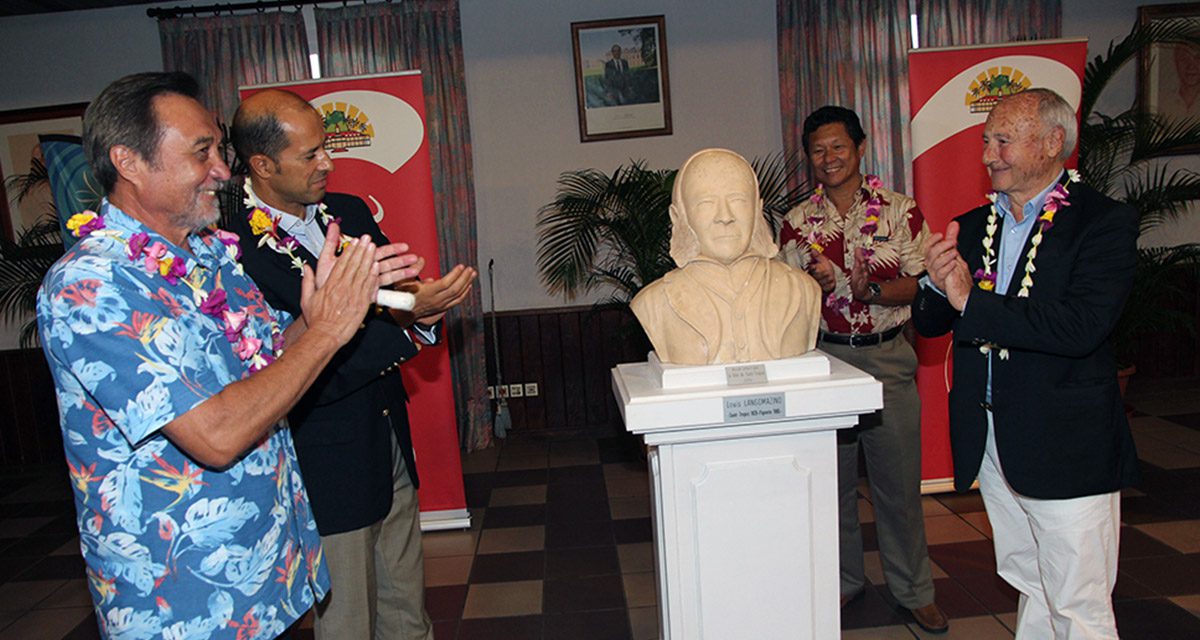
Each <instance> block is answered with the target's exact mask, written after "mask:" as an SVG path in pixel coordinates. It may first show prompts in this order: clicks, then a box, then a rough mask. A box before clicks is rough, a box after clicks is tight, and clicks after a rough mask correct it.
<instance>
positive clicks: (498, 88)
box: [462, 0, 782, 309]
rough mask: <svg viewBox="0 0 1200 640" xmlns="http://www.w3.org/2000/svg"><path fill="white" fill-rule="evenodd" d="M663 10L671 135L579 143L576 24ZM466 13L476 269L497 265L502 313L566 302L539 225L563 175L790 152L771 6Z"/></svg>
mask: <svg viewBox="0 0 1200 640" xmlns="http://www.w3.org/2000/svg"><path fill="white" fill-rule="evenodd" d="M601 4H603V8H601V6H600V5H601ZM656 14H663V15H664V16H665V19H666V41H667V55H668V63H669V72H670V88H671V102H672V107H673V108H672V120H673V129H674V133H673V135H670V136H657V137H647V138H634V139H626V140H615V141H606V142H589V143H581V142H579V125H578V118H577V115H576V100H575V79H574V75H573V71H572V59H571V29H570V23H571V22H577V21H583V20H595V19H602V18H621V17H629V16H641V15H656ZM462 17H463V49H464V54H465V56H466V68H467V69H466V70H467V96H468V100H469V101H470V112H471V138H472V143H473V147H474V148H473V150H472V151H473V153H474V158H475V191H476V198H477V212H478V215H477V221H478V227H479V263H480V266H481V267H486V265H487V261H488V260H489V259H491V258H495V260H496V273H497V278H496V281H497V282H496V288H497V292H496V297H497V308H498V309H522V308H530V307H549V306H561V305H563V304H566V302H564V300H563V299H562V298H554V297H551V296H550V295H549V294H547V293H546V292H545V290H544V289H543V288H542V286H541V285H540V282H539V280H538V274H537V266H536V231H535V227H534V222H535V219H536V215H537V210H538V209H539V208H540V207H541V206H542V205H544V204H546V203H548V202H550V201H551V200H553V199H554V194H555V181H556V180H557V179H558V176H559V174H560V173H562V172H563V171H568V170H572V169H583V168H589V167H592V168H597V169H600V170H603V171H605V172H611V171H612V170H613V169H615V168H616V167H617V165H619V164H621V163H624V162H627V161H628V160H629V159H630V158H635V159H645V160H646V161H647V163H648V165H649V166H650V167H651V168H671V167H678V166H679V165H680V164H682V162H683V160H685V159H686V158H687V156H688V155H690V154H691V153H692V152H694V151H697V150H699V149H701V148H704V147H712V146H719V147H729V148H732V149H735V150H737V151H739V152H741V153H742V154H743V155H746V156H747V157H752V156H756V155H765V154H767V153H771V152H774V151H776V150H778V149H780V148H782V136H781V133H780V116H779V89H778V79H777V75H776V73H775V69H776V68H777V66H778V63H777V61H776V57H775V3H774V2H773V1H771V0H753V1H749V2H723V1H721V0H708V1H706V2H699V3H697V2H688V1H687V0H652V1H645V0H642V1H630V0H618V1H610V2H605V3H594V2H561V3H559V2H539V1H537V0H510V1H508V2H494V1H492V0H463V3H462ZM502 25H520V27H519V28H505V27H503V26H502ZM484 287H485V291H484V295H485V297H484V301H485V303H487V302H488V301H489V298H488V297H487V295H488V292H487V290H486V288H487V286H486V284H485V285H484ZM601 297H602V296H601ZM579 302H580V301H579V300H576V301H574V302H573V303H579Z"/></svg>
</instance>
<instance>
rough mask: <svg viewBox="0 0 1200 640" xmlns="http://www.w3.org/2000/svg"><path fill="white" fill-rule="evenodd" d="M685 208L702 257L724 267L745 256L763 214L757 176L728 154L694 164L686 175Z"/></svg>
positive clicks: (710, 157)
mask: <svg viewBox="0 0 1200 640" xmlns="http://www.w3.org/2000/svg"><path fill="white" fill-rule="evenodd" d="M683 180H684V184H683V189H682V196H683V203H682V204H683V208H684V213H685V215H686V216H687V221H688V225H689V226H691V228H692V231H693V232H694V233H695V234H696V238H697V240H699V243H700V254H701V255H703V256H705V257H708V258H711V259H713V260H716V261H717V262H720V263H722V264H730V263H732V262H733V261H734V260H736V259H738V258H740V257H742V256H743V255H745V253H746V250H747V249H749V247H750V239H751V237H752V234H753V231H754V220H755V217H756V216H758V215H759V212H758V211H757V207H758V202H757V201H756V198H755V193H756V190H755V185H756V182H755V177H754V174H753V172H751V171H750V170H749V169H748V168H747V167H746V166H744V165H743V164H742V163H740V162H738V161H737V159H736V158H732V157H730V156H727V155H725V154H713V155H712V156H709V157H701V158H697V159H696V160H693V161H692V164H691V166H689V167H688V168H687V173H686V174H685V175H684V176H683Z"/></svg>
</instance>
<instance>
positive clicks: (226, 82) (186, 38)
mask: <svg viewBox="0 0 1200 640" xmlns="http://www.w3.org/2000/svg"><path fill="white" fill-rule="evenodd" d="M158 35H159V39H160V41H161V42H162V55H163V69H164V70H166V71H183V72H186V73H190V74H191V75H192V76H193V77H195V78H196V80H197V81H198V82H199V83H200V90H201V95H200V99H201V102H203V103H204V104H205V106H207V107H208V108H209V109H211V110H212V111H213V112H214V113H216V114H217V117H218V118H220V119H221V120H222V121H223V122H229V121H231V120H232V119H233V112H234V111H236V110H237V105H238V92H237V88H238V87H239V86H244V85H255V84H267V83H271V82H287V81H291V80H307V79H308V78H309V77H310V73H309V64H308V39H307V37H306V36H305V33H304V18H303V17H302V16H301V15H300V12H299V11H295V12H289V11H275V12H271V13H252V14H248V15H241V16H203V17H190V18H182V17H181V18H164V19H161V20H159V21H158Z"/></svg>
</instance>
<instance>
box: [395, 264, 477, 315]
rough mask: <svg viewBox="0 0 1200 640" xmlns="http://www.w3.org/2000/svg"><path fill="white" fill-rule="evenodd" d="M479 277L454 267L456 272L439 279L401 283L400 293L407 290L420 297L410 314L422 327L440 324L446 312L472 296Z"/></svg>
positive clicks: (473, 271)
mask: <svg viewBox="0 0 1200 640" xmlns="http://www.w3.org/2000/svg"><path fill="white" fill-rule="evenodd" d="M478 275H479V274H478V273H477V272H476V271H475V269H472V268H471V267H464V266H463V265H461V264H459V265H455V266H454V268H453V269H451V270H450V271H448V272H447V273H446V274H445V275H443V276H442V277H441V278H438V279H437V280H434V279H433V278H426V279H424V280H421V281H417V280H412V281H409V282H407V283H401V286H400V287H398V288H399V289H400V290H401V291H408V292H410V293H412V294H413V295H415V296H416V297H417V301H416V303H415V304H414V305H413V309H412V311H411V312H410V313H411V318H412V319H414V320H415V321H417V322H420V323H421V324H425V325H431V324H435V323H437V322H438V321H439V320H441V319H442V316H444V315H446V312H447V311H449V310H450V309H452V308H454V307H455V306H457V305H458V304H459V303H460V302H462V301H463V300H466V299H467V295H468V294H470V293H471V284H472V283H473V282H475V277H476V276H478Z"/></svg>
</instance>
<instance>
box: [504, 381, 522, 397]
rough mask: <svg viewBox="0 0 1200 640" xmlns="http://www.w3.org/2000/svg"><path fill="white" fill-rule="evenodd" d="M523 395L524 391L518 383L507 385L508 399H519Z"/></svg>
mask: <svg viewBox="0 0 1200 640" xmlns="http://www.w3.org/2000/svg"><path fill="white" fill-rule="evenodd" d="M524 395H525V389H524V388H523V387H522V386H521V385H520V383H517V384H510V385H508V397H510V398H520V397H522V396H524Z"/></svg>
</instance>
